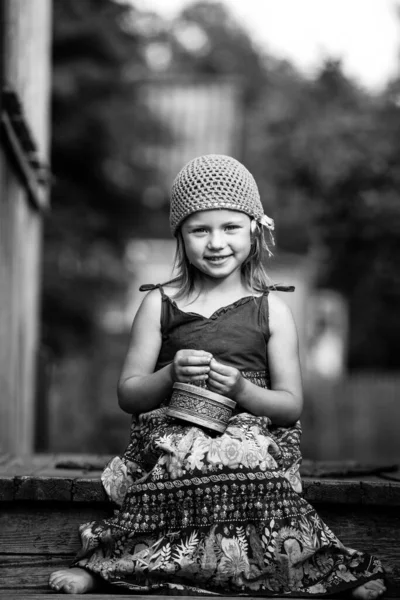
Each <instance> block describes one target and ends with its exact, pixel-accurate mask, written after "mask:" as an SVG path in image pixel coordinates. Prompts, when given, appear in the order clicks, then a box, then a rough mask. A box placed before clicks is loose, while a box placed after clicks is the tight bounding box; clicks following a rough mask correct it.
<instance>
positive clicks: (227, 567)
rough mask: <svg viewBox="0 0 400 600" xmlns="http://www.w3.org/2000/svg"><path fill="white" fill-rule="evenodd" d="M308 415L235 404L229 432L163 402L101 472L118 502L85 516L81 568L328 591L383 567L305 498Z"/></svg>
mask: <svg viewBox="0 0 400 600" xmlns="http://www.w3.org/2000/svg"><path fill="white" fill-rule="evenodd" d="M300 436H301V429H300V424H299V423H297V424H296V425H295V426H293V427H291V428H283V427H274V426H272V425H271V423H270V421H269V419H268V418H266V417H257V416H254V415H250V414H248V413H239V414H235V415H234V416H233V417H232V418H231V419H230V421H229V425H228V427H227V429H226V431H225V433H224V434H222V435H220V434H213V433H211V432H207V431H205V430H203V429H201V428H198V427H193V426H191V425H189V424H184V423H183V422H180V421H178V420H176V419H173V418H171V417H168V416H167V415H166V408H165V407H162V408H158V409H156V410H154V411H151V412H149V413H145V414H142V415H140V417H139V418H138V419H137V420H134V421H133V423H132V429H131V439H130V443H129V446H128V448H127V450H126V452H125V453H124V455H123V456H122V457H116V458H114V459H113V460H112V461H111V462H110V463H109V464H108V466H107V467H106V469H105V470H104V472H103V475H102V482H103V485H104V487H105V489H106V491H107V493H108V494H109V497H110V498H111V500H112V501H114V502H115V503H116V504H117V505H118V509H117V510H116V511H115V513H114V515H113V517H111V518H109V519H106V520H103V521H99V522H92V523H87V524H85V525H82V526H81V527H80V530H79V531H80V536H81V541H82V549H81V551H80V553H79V555H78V556H77V558H76V560H75V562H74V566H80V567H83V568H86V569H88V570H90V571H91V572H93V573H95V574H97V575H100V576H101V577H103V578H104V579H105V580H106V581H107V582H109V583H111V584H114V585H115V586H118V587H120V588H124V589H125V590H127V591H128V590H129V591H130V592H137V593H151V594H163V595H168V594H171V595H179V594H182V595H249V596H257V595H259V596H277V595H280V596H282V595H288V596H290V595H292V596H296V597H299V596H312V595H313V596H316V595H318V596H321V595H324V594H329V595H331V594H337V593H339V592H344V591H346V590H350V589H352V588H355V587H357V586H359V585H361V584H363V583H365V582H366V581H368V580H371V579H377V578H382V577H383V569H382V566H381V564H380V562H379V561H378V560H377V559H376V558H375V557H372V556H369V555H367V554H365V553H362V552H359V551H356V550H353V549H351V548H347V547H345V546H344V545H343V544H342V543H341V542H340V541H339V540H338V539H337V537H336V536H335V535H334V534H333V533H332V531H331V530H330V529H329V527H328V526H327V525H326V524H325V523H324V522H323V521H322V520H321V519H320V517H319V516H318V514H317V513H316V511H315V510H314V508H313V507H312V506H311V505H310V504H308V503H307V502H306V501H305V500H304V499H303V498H302V496H301V491H302V488H301V480H300V476H299V466H300V460H301V455H300Z"/></svg>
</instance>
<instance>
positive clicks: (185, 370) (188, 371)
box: [179, 365, 210, 375]
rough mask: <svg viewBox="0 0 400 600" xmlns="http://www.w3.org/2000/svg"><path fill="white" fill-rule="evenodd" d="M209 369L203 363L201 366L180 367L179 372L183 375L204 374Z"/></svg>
mask: <svg viewBox="0 0 400 600" xmlns="http://www.w3.org/2000/svg"><path fill="white" fill-rule="evenodd" d="M209 371H210V367H209V366H208V365H204V366H202V367H181V368H180V369H179V372H180V373H182V374H183V375H204V374H205V373H208V372H209Z"/></svg>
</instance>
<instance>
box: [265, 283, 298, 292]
mask: <svg viewBox="0 0 400 600" xmlns="http://www.w3.org/2000/svg"><path fill="white" fill-rule="evenodd" d="M267 289H268V291H269V292H294V290H295V289H296V288H295V287H294V285H269V286H268V288H267Z"/></svg>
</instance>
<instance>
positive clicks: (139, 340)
mask: <svg viewBox="0 0 400 600" xmlns="http://www.w3.org/2000/svg"><path fill="white" fill-rule="evenodd" d="M160 314H161V296H160V292H159V291H158V290H153V291H151V292H149V293H148V294H147V295H146V296H145V298H144V299H143V302H142V304H141V305H140V307H139V310H138V312H137V313H136V316H135V319H134V321H133V325H132V329H131V336H130V340H129V347H128V352H127V354H126V357H125V361H124V364H123V367H122V371H121V375H120V378H119V381H118V387H117V393H118V401H119V405H120V407H121V408H122V410H124V411H125V412H128V413H131V414H137V413H141V412H147V411H149V410H152V409H154V408H156V407H157V406H159V404H160V403H161V402H162V401H163V400H164V398H165V397H166V396H167V394H168V393H169V392H170V390H171V389H172V384H173V382H172V373H171V365H168V366H166V367H164V368H163V369H160V370H159V371H157V372H156V373H154V367H155V365H156V363H157V358H158V355H159V352H160V348H161V328H160Z"/></svg>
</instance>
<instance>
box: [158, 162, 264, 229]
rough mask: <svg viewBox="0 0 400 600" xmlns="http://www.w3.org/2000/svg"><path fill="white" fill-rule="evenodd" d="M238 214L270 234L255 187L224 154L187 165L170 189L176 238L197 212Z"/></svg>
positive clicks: (244, 169) (252, 179)
mask: <svg viewBox="0 0 400 600" xmlns="http://www.w3.org/2000/svg"><path fill="white" fill-rule="evenodd" d="M215 208H220V209H229V210H238V211H240V212H244V213H246V215H249V217H253V218H254V219H256V220H257V221H258V222H259V223H261V224H262V225H265V226H266V227H268V229H270V231H272V230H273V229H274V222H273V220H272V219H270V218H269V217H267V216H266V215H265V214H264V209H263V206H262V204H261V200H260V194H259V192H258V188H257V184H256V182H255V181H254V177H253V176H252V174H251V173H250V172H249V171H248V170H247V169H246V167H244V166H243V165H242V164H241V163H240V162H239V161H237V160H235V159H234V158H231V157H230V156H225V155H223V154H206V155H204V156H199V157H197V158H194V159H193V160H191V161H190V162H188V163H187V164H186V165H185V166H184V167H183V169H181V171H180V172H179V173H178V175H177V176H176V178H175V181H174V183H173V185H172V192H171V207H170V225H171V231H172V233H173V235H176V232H177V230H178V227H179V225H180V224H181V223H182V221H183V220H184V219H186V217H188V216H189V215H191V214H192V213H195V212H197V211H199V210H212V209H215Z"/></svg>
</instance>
